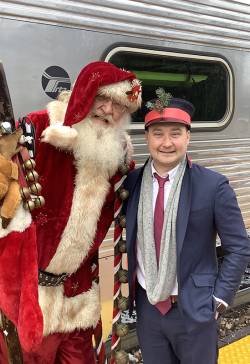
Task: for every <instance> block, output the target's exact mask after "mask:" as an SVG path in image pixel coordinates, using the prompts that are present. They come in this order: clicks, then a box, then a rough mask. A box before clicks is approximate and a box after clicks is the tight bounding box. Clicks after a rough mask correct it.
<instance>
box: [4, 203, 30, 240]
mask: <svg viewBox="0 0 250 364" xmlns="http://www.w3.org/2000/svg"><path fill="white" fill-rule="evenodd" d="M30 224H31V214H30V212H29V211H26V210H25V209H24V208H23V205H22V204H21V205H20V206H18V208H17V210H16V213H15V215H14V217H13V218H12V219H11V221H10V223H9V225H8V226H7V228H6V229H3V228H2V222H1V218H0V238H3V237H5V236H7V235H8V234H10V233H11V232H13V231H19V232H23V231H24V230H26V229H27V228H28V227H29V226H30Z"/></svg>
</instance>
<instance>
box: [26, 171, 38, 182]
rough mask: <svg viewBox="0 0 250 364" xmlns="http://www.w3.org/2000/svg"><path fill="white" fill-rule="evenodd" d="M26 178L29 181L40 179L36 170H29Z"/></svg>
mask: <svg viewBox="0 0 250 364" xmlns="http://www.w3.org/2000/svg"><path fill="white" fill-rule="evenodd" d="M26 179H27V181H29V182H37V181H38V173H37V172H36V171H29V172H28V173H27V175H26Z"/></svg>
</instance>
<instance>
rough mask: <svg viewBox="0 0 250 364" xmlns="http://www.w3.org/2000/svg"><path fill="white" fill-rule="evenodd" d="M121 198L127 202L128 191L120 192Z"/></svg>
mask: <svg viewBox="0 0 250 364" xmlns="http://www.w3.org/2000/svg"><path fill="white" fill-rule="evenodd" d="M119 196H120V199H121V200H122V201H125V200H126V199H127V198H128V196H129V192H128V190H125V188H121V189H120V191H119Z"/></svg>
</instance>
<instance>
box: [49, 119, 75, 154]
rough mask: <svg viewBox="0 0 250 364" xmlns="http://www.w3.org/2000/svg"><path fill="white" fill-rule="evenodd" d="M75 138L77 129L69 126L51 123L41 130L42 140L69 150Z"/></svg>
mask: <svg viewBox="0 0 250 364" xmlns="http://www.w3.org/2000/svg"><path fill="white" fill-rule="evenodd" d="M76 139H77V131H76V130H75V129H73V128H71V127H69V126H64V125H58V124H55V125H51V126H49V127H48V128H46V129H45V130H44V131H43V132H42V141H43V142H44V143H49V144H51V145H53V146H54V147H56V148H59V149H62V150H71V149H72V148H73V146H74V144H75V142H76Z"/></svg>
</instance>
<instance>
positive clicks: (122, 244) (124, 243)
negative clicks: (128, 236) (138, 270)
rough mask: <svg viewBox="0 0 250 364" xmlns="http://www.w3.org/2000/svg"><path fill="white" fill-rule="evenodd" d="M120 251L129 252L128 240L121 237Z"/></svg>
mask: <svg viewBox="0 0 250 364" xmlns="http://www.w3.org/2000/svg"><path fill="white" fill-rule="evenodd" d="M118 248H119V252H120V253H127V246H126V240H123V239H121V240H120V241H119V243H118Z"/></svg>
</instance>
